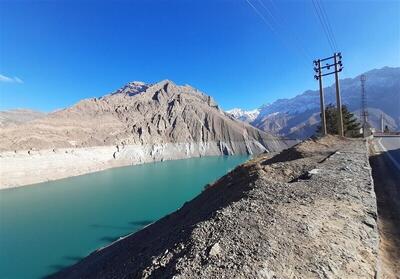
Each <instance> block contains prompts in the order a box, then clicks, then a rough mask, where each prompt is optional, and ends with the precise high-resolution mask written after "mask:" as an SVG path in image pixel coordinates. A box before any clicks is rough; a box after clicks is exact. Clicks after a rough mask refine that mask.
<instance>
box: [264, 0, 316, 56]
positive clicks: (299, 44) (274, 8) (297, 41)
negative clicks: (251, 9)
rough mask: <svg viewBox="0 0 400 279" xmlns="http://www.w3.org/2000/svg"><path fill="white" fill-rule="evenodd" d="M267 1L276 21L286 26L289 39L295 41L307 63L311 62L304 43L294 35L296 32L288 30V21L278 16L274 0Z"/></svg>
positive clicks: (282, 16)
mask: <svg viewBox="0 0 400 279" xmlns="http://www.w3.org/2000/svg"><path fill="white" fill-rule="evenodd" d="M259 1H262V0H259ZM269 1H270V3H271V7H272V9H273V10H275V14H276V15H277V17H278V19H280V21H281V22H283V25H284V26H288V30H289V33H290V35H291V37H292V38H293V39H294V40H295V41H296V43H297V44H296V45H298V46H299V48H300V49H301V51H302V52H303V53H304V55H305V56H306V57H307V61H310V60H312V56H311V54H310V52H309V51H308V50H307V48H306V47H305V46H304V44H303V43H304V42H303V41H302V40H301V39H300V38H299V36H298V35H297V34H296V32H293V31H292V29H290V28H289V24H288V21H287V20H286V18H285V16H284V15H280V13H279V9H278V7H277V5H276V4H275V2H274V0H269Z"/></svg>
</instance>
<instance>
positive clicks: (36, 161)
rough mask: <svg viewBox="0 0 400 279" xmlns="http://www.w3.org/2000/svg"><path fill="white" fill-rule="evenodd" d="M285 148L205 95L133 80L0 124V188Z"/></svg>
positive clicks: (181, 88)
mask: <svg viewBox="0 0 400 279" xmlns="http://www.w3.org/2000/svg"><path fill="white" fill-rule="evenodd" d="M284 147H286V144H285V143H283V142H282V141H280V140H279V139H277V138H275V137H273V136H271V135H269V134H267V133H265V132H262V131H261V130H259V129H257V128H254V127H252V126H250V125H249V124H246V123H243V122H241V121H237V120H235V119H234V118H232V117H231V116H229V115H227V114H225V113H224V112H223V111H221V110H220V109H219V108H218V105H217V104H216V103H215V101H214V100H213V99H212V98H211V97H210V96H207V95H205V94H204V93H202V92H200V91H198V90H197V89H195V88H193V87H190V86H178V85H176V84H174V83H173V82H171V81H168V80H165V81H162V82H159V83H156V84H144V83H141V82H132V83H129V84H127V85H126V86H124V87H123V88H121V89H119V90H117V91H115V92H113V93H111V94H109V95H106V96H104V97H101V98H94V99H87V100H83V101H81V102H79V103H77V104H76V105H74V106H72V107H70V108H67V109H64V110H61V111H57V112H54V113H51V114H49V115H47V116H46V117H43V118H41V119H37V120H34V121H31V122H29V123H26V124H21V125H17V126H12V127H5V128H2V129H1V130H0V150H1V151H2V154H1V157H0V163H1V164H2V165H4V166H6V167H4V168H2V169H1V172H2V173H0V174H1V175H2V177H4V179H2V181H1V185H0V186H2V187H12V186H16V185H22V184H29V183H36V182H41V181H45V180H48V179H56V178H62V177H66V176H70V175H77V174H82V170H84V171H83V173H86V172H91V171H96V170H100V169H104V168H107V167H111V166H119V165H128V164H138V163H143V162H151V161H157V160H170V159H181V158H189V157H194V156H207V155H233V154H258V153H261V152H265V151H275V150H280V149H282V148H284ZM100 150H101V151H100ZM88 158H90V159H89V160H88ZM84 162H85V163H84ZM80 163H82V164H83V165H82V166H81V165H80ZM87 164H88V165H87ZM44 166H47V167H44ZM54 168H55V169H54ZM59 169H62V170H63V171H62V172H61V173H60V171H59ZM27 177H29V179H28V180H26V179H27ZM20 181H24V182H23V183H21V182H20Z"/></svg>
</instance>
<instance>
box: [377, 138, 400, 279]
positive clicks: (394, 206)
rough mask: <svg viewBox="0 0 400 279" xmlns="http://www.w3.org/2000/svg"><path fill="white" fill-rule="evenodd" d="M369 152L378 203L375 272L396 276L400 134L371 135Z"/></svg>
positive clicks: (399, 266) (399, 276) (399, 269)
mask: <svg viewBox="0 0 400 279" xmlns="http://www.w3.org/2000/svg"><path fill="white" fill-rule="evenodd" d="M374 150H375V152H374V153H373V154H371V156H370V163H371V167H372V176H373V178H374V186H375V194H376V198H377V205H378V230H379V234H380V244H379V252H378V256H379V264H378V267H380V268H379V272H378V273H379V274H378V276H377V278H382V279H386V278H396V279H400V136H399V137H375V138H374Z"/></svg>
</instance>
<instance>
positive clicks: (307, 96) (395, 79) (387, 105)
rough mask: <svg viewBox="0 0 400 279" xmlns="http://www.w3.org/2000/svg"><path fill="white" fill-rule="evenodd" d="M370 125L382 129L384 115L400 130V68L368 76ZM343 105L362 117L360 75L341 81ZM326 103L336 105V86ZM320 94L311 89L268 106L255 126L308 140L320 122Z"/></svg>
mask: <svg viewBox="0 0 400 279" xmlns="http://www.w3.org/2000/svg"><path fill="white" fill-rule="evenodd" d="M364 74H365V75H366V78H367V80H366V85H365V90H366V95H367V104H368V111H369V115H370V116H369V120H370V124H372V126H373V127H375V128H379V126H380V117H381V114H383V116H384V119H385V125H388V126H389V128H390V129H393V130H396V129H397V130H398V129H400V68H399V67H397V68H392V67H384V68H382V69H374V70H371V71H368V72H366V73H364ZM340 86H341V93H342V102H343V104H345V105H347V106H348V108H349V109H350V111H352V112H354V113H355V114H356V116H359V115H360V113H359V109H360V105H361V84H360V76H357V77H355V78H347V79H343V80H341V83H340ZM324 93H325V102H326V104H329V103H332V104H336V97H335V85H334V84H333V85H332V86H329V87H326V88H325V89H324ZM319 109H320V108H319V91H317V90H308V91H306V92H304V93H303V94H300V95H298V96H296V97H294V98H290V99H279V100H277V101H275V102H273V103H272V104H270V105H266V106H264V107H263V108H262V109H261V111H260V113H259V115H258V116H257V118H256V119H255V120H254V121H252V122H251V124H252V125H254V126H255V127H258V128H260V129H262V130H264V131H267V132H271V133H273V134H276V135H280V136H289V137H294V138H306V137H309V136H311V135H313V134H314V132H315V129H316V127H317V125H318V123H319Z"/></svg>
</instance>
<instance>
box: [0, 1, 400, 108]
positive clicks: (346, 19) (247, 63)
mask: <svg viewBox="0 0 400 279" xmlns="http://www.w3.org/2000/svg"><path fill="white" fill-rule="evenodd" d="M249 1H250V2H251V3H253V4H254V6H256V7H257V8H258V10H259V11H260V12H262V13H264V16H265V17H266V19H267V20H269V21H270V22H271V23H272V24H273V29H274V31H272V30H271V28H270V27H269V26H267V24H266V23H264V22H263V20H262V19H261V18H260V17H259V16H258V15H257V14H256V12H255V11H254V10H253V9H252V8H251V7H250V5H249V4H248V3H247V2H246V0H229V1H228V0H226V1H222V0H201V1H194V0H192V1H189V0H186V1H184V0H168V1H167V0H165V1H160V0H151V1H149V0H146V1H145V0H141V1H108V2H100V1H72V0H71V1H18V0H0V75H1V76H0V109H9V108H16V107H24V108H33V109H39V110H43V111H51V110H54V109H57V108H61V107H66V106H69V105H71V104H73V103H75V102H77V101H78V100H80V99H82V98H88V97H94V96H101V95H104V94H107V93H109V92H111V91H113V90H115V89H117V88H119V87H121V86H122V85H124V84H125V83H127V82H129V81H133V80H141V81H146V82H156V81H159V80H162V79H171V80H173V81H175V82H176V83H178V84H191V85H193V86H195V87H197V88H199V89H200V90H202V91H204V92H206V93H207V94H209V95H212V96H213V97H214V98H215V99H216V100H217V101H218V102H219V103H220V105H221V106H222V107H223V108H224V109H228V108H232V107H243V108H254V107H258V106H260V105H261V104H262V103H267V102H272V101H274V100H276V99H278V98H287V97H292V96H295V95H297V94H299V93H302V92H303V91H304V90H306V89H315V88H317V84H316V81H314V80H313V70H312V61H311V60H312V59H313V58H318V57H324V56H329V55H331V53H332V51H331V50H330V48H329V46H328V43H327V40H326V38H325V37H324V33H323V32H322V31H321V30H322V29H321V26H320V25H319V22H318V21H317V18H316V16H315V14H314V13H313V5H312V2H311V0H301V1H281V0H273V3H275V6H273V5H272V3H271V0H249ZM259 1H262V3H263V4H264V5H265V6H266V7H267V8H269V9H270V10H271V11H272V14H273V16H274V18H276V19H278V24H275V23H276V22H274V21H271V16H270V15H269V14H268V13H267V12H266V10H265V9H264V8H263V7H262V6H261V4H260V2H259ZM322 3H323V5H324V7H325V9H326V10H327V12H328V17H329V20H330V23H331V25H332V28H333V31H334V34H335V36H336V40H337V43H338V45H339V49H340V50H341V51H342V53H343V62H344V66H345V71H344V72H343V75H342V77H352V76H355V75H358V74H359V73H361V72H363V71H366V70H370V69H373V68H380V67H383V66H400V19H399V18H400V1H399V0H394V1H385V0H376V1H361V0H357V1H355V0H353V1H327V0H322ZM274 8H276V9H274ZM282 18H283V19H282ZM294 34H296V35H294ZM296 37H297V38H298V39H294V38H296ZM299 41H300V42H299ZM303 48H305V49H306V50H307V52H308V53H310V54H312V57H308V58H307V57H306V56H305V55H304V54H303V53H302V51H301V49H303ZM310 56H311V55H310Z"/></svg>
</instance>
